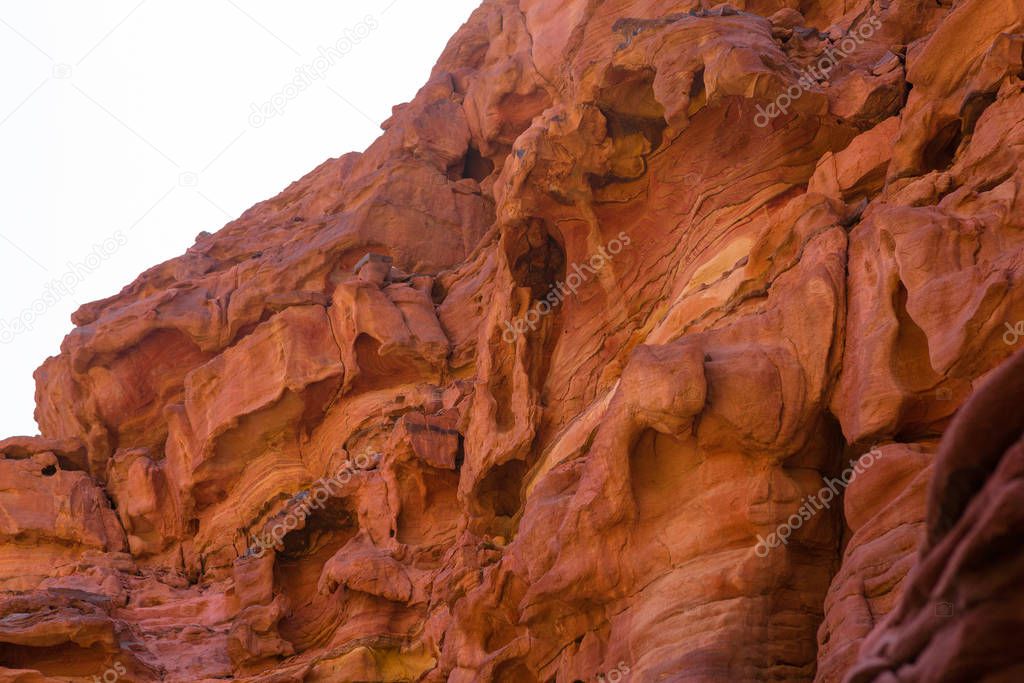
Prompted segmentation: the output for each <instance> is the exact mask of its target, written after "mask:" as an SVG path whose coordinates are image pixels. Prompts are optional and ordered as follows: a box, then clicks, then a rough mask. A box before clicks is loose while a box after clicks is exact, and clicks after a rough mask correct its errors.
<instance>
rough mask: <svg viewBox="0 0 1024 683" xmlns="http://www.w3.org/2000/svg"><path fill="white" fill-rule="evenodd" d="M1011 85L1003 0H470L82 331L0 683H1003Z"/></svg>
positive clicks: (1018, 175)
mask: <svg viewBox="0 0 1024 683" xmlns="http://www.w3.org/2000/svg"><path fill="white" fill-rule="evenodd" d="M1022 79H1024V5H1022V4H1021V2H1020V0H959V1H956V2H947V1H942V2H933V1H931V0H927V1H926V0H892V1H882V2H871V1H869V0H846V1H843V2H840V1H839V0H823V1H822V2H814V3H797V2H794V1H792V0H739V1H738V2H736V3H734V4H732V5H726V4H721V5H715V6H711V5H710V4H705V5H702V4H701V3H700V2H698V1H697V0H682V1H670V0H644V1H642V2H641V1H640V0H606V1H605V2H593V1H590V0H564V1H562V2H554V1H553V0H519V1H518V2H513V1H512V0H485V2H484V3H483V5H482V6H481V7H480V9H479V10H477V11H476V12H475V13H474V14H473V16H472V17H471V18H470V20H469V21H468V22H467V23H466V24H465V26H463V28H462V29H461V30H460V31H459V32H458V33H457V34H456V36H454V37H453V38H452V40H451V42H450V43H449V45H448V47H447V49H446V50H445V51H444V53H443V54H442V55H441V57H440V59H439V61H438V63H437V65H436V66H435V68H434V70H433V72H432V75H431V78H430V81H429V82H428V83H427V84H426V85H425V86H424V87H423V89H422V90H421V91H420V92H419V94H418V95H417V96H416V98H415V99H414V100H413V101H412V102H410V103H408V104H404V105H401V106H399V107H396V108H395V110H394V115H393V116H392V118H390V119H389V120H388V121H386V122H385V123H384V124H383V128H384V133H383V135H382V136H381V137H380V138H379V139H378V140H377V141H376V142H375V143H374V144H373V145H372V146H371V147H370V148H369V149H367V150H366V151H365V152H363V153H353V154H348V155H345V156H343V157H341V158H338V159H332V160H330V161H328V162H326V163H324V164H323V165H322V166H320V167H319V168H317V169H316V170H314V171H313V172H312V173H310V174H309V175H307V176H306V177H305V178H303V179H301V180H299V181H298V182H296V183H294V184H293V185H292V186H290V187H289V188H288V189H286V190H285V191H284V192H283V193H281V194H280V195H279V196H278V197H275V198H274V199H271V200H269V201H266V202H264V203H261V204H259V205H257V206H255V207H253V208H252V209H250V210H249V211H248V212H246V213H245V214H244V215H243V216H242V217H241V218H239V219H238V220H236V221H234V222H232V223H231V224H229V225H228V226H226V227H225V228H224V229H223V230H221V231H219V232H218V233H216V234H214V235H209V234H205V233H204V234H202V235H201V236H200V237H199V238H198V239H197V242H196V244H195V245H194V246H193V247H192V248H191V249H189V251H188V252H187V253H186V254H185V255H183V256H182V257H180V258H177V259H174V260H172V261H169V262H167V263H164V264H161V265H158V266H156V267H154V268H152V269H150V270H149V271H147V272H145V273H143V274H142V275H141V276H139V278H138V279H136V280H135V282H133V283H132V284H130V285H129V286H127V287H126V288H125V289H124V290H122V291H121V292H120V293H119V294H117V295H116V296H113V297H111V298H109V299H106V300H103V301H99V302H95V303H92V304H88V305H86V306H83V307H82V308H81V309H80V310H79V311H77V312H76V313H75V315H74V317H73V322H74V323H75V325H76V327H75V329H74V330H73V331H72V332H71V334H69V335H68V337H67V338H66V339H65V341H64V344H63V346H62V352H61V354H60V355H59V356H56V357H53V358H50V359H49V360H47V361H46V363H45V364H44V365H43V366H42V367H41V368H40V369H39V370H38V371H37V372H36V380H37V396H36V398H37V409H36V418H37V421H38V422H39V425H40V429H41V432H42V434H41V436H37V437H17V438H13V439H8V440H6V441H2V442H0V473H2V477H0V482H2V485H0V513H2V514H0V591H2V593H0V681H4V682H17V683H36V682H43V681H90V680H94V677H97V678H100V679H103V677H104V676H106V677H107V679H110V680H112V679H114V678H115V676H116V678H117V679H118V680H128V681H140V682H147V681H168V682H181V683H185V682H189V683H192V682H195V681H207V682H209V681H215V680H239V681H250V682H252V683H257V682H259V683H284V682H299V681H302V682H310V683H325V682H328V681H331V682H334V681H412V680H419V681H431V682H440V681H452V682H455V683H462V682H469V681H501V682H506V681H508V682H513V683H518V682H530V681H544V682H549V681H553V682H555V683H573V682H575V681H596V680H602V681H612V682H615V681H620V680H631V681H723V680H735V681H758V680H766V681H767V680H773V681H820V682H822V683H825V682H838V681H843V680H847V681H851V682H854V683H862V682H866V681H880V682H881V681H934V680H983V679H984V680H1005V681H1009V680H1016V678H1015V676H1019V675H1020V674H1021V673H1022V669H1021V667H1022V666H1024V655H1022V654H1021V653H1020V651H1019V649H1015V648H1013V647H1012V646H1011V645H1010V644H1011V643H1012V638H1013V637H1014V636H1015V634H1017V633H1019V632H1020V631H1021V627H1022V622H1024V603H1022V595H1024V593H1022V591H1021V589H1020V586H1021V579H1022V578H1024V574H1022V571H1021V560H1020V552H1019V548H1020V540H1021V538H1022V534H1024V529H1022V524H1021V522H1022V519H1024V518H1022V517H1021V510H1022V509H1024V506H1022V505H1021V502H1020V501H1021V500H1022V496H1024V489H1022V487H1021V481H1020V480H1021V477H1022V476H1024V475H1022V472H1024V469H1022V467H1024V466H1022V462H1024V460H1022V458H1024V455H1022V454H1024V450H1022V449H1024V446H1022V445H1021V443H1020V441H1019V440H1020V438H1021V435H1022V431H1024V417H1022V414H1021V408H1020V401H1019V397H1020V395H1021V392H1022V390H1024V360H1022V358H1024V356H1021V355H1017V356H1015V357H1013V358H1012V359H1011V355H1012V354H1013V353H1014V351H1015V349H1016V348H1018V347H1019V346H1020V342H1021V341H1022V340H1024V336H1022V335H1024V323H1021V324H1020V325H1019V326H1018V321H1024V287H1022V282H1024V253H1022V250H1024V170H1022V168H1024V164H1022V163H1021V162H1022V160H1024V80H1022ZM962 406H963V407H962ZM961 407H962V408H961ZM958 411H959V414H958ZM954 416H956V418H955V420H954ZM986 676H987V677H988V678H985V677H986Z"/></svg>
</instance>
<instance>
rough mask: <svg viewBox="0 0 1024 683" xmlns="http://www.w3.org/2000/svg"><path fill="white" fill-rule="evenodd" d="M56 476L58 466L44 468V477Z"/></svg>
mask: <svg viewBox="0 0 1024 683" xmlns="http://www.w3.org/2000/svg"><path fill="white" fill-rule="evenodd" d="M55 474H57V466H56V465H47V466H46V467H44V468H43V476H44V477H52V476H53V475H55Z"/></svg>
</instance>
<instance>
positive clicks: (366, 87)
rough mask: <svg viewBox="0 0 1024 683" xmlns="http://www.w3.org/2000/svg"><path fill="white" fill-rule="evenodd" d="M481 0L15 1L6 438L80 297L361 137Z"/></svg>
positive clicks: (164, 255)
mask: <svg viewBox="0 0 1024 683" xmlns="http://www.w3.org/2000/svg"><path fill="white" fill-rule="evenodd" d="M478 4H479V0H444V2H440V3H434V2H421V1H420V0H345V1H344V2H338V0H331V1H328V0H301V1H300V2H295V3H282V2H272V1H271V0H142V1H141V2H140V1H139V0H89V2H81V0H63V1H55V0H54V1H51V0H0V61H2V63H3V64H4V68H3V71H2V75H0V79H2V81H0V84H2V87H0V188H2V190H0V197H2V200H3V206H2V209H0V254H2V264H3V267H2V268H0V288H2V291H3V298H2V300H0V363H2V368H0V372H2V376H3V378H4V380H5V383H4V387H3V389H4V390H3V392H0V438H3V437H6V436H12V435H16V434H35V433H37V427H36V424H35V421H34V420H33V418H32V410H33V407H34V398H33V393H34V383H33V381H32V372H33V371H34V370H35V368H36V367H38V366H39V365H40V363H42V361H43V360H44V359H45V358H46V357H47V356H50V355H53V354H56V353H57V352H58V350H59V347H60V342H61V339H62V338H63V337H64V335H65V334H67V332H68V331H70V329H71V322H70V315H71V313H72V312H73V311H74V310H75V309H76V308H78V306H79V305H81V304H83V303H86V302H88V301H93V300H96V299H101V298H104V297H107V296H110V295H111V294H114V293H116V292H117V291H119V290H120V289H121V287H123V286H124V285H126V284H128V283H129V282H131V281H132V280H133V279H134V278H135V276H136V275H137V274H138V273H140V272H141V271H143V270H145V269H146V268H147V267H149V266H151V265H154V264H157V263H159V262H161V261H164V260H166V259H168V258H171V257H173V256H176V255H178V254H180V253H182V252H183V251H184V250H185V249H186V248H188V247H189V246H191V245H192V243H193V242H194V240H195V236H196V235H197V234H198V233H199V232H200V231H203V230H207V231H210V232H213V231H216V230H218V229H219V228H221V227H222V226H223V225H224V224H225V223H227V222H228V221H229V220H231V219H233V218H235V217H237V216H238V215H239V214H241V213H242V212H243V211H244V210H245V209H247V208H248V207H250V206H252V205H253V204H255V203H256V202H258V201H260V200H262V199H266V198H269V197H271V196H273V195H275V194H277V193H278V192H279V191H281V190H282V189H284V188H285V187H286V186H287V185H288V184H289V183H290V182H291V181H293V180H296V179H298V178H299V177H300V176H302V175H304V174H305V173H306V172H308V171H310V170H312V169H313V168H314V167H315V166H316V165H318V164H319V163H321V162H322V161H324V160H325V159H327V158H329V157H336V156H339V155H341V154H343V153H345V152H349V151H352V150H362V149H365V148H366V147H367V145H369V144H370V142H371V141H372V140H373V139H374V138H376V137H377V135H379V133H380V127H379V124H380V122H381V121H383V120H384V119H386V118H387V117H388V116H390V114H391V107H392V106H393V105H395V104H399V103H401V102H406V101H408V100H410V99H411V98H412V97H413V95H415V93H416V90H417V89H418V88H419V87H420V86H421V85H423V84H424V83H425V81H426V78H427V76H428V74H429V72H430V68H431V67H432V66H433V64H434V62H435V60H436V59H437V57H438V56H439V55H440V53H441V50H442V49H443V48H444V46H445V44H446V43H447V41H448V39H449V37H450V36H451V35H452V34H453V33H454V32H455V31H456V30H457V29H458V27H459V26H460V25H461V24H462V23H463V22H464V21H465V20H466V19H467V18H468V17H469V15H470V13H471V12H472V11H473V9H475V7H476V6H477V5H478ZM296 79H299V81H298V82H299V83H301V84H303V85H305V84H306V83H308V84H309V86H308V87H305V88H304V89H302V90H299V89H298V88H297V87H296V85H295V84H296ZM289 86H290V87H289ZM55 281H56V282H57V283H60V286H58V285H57V284H55Z"/></svg>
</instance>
